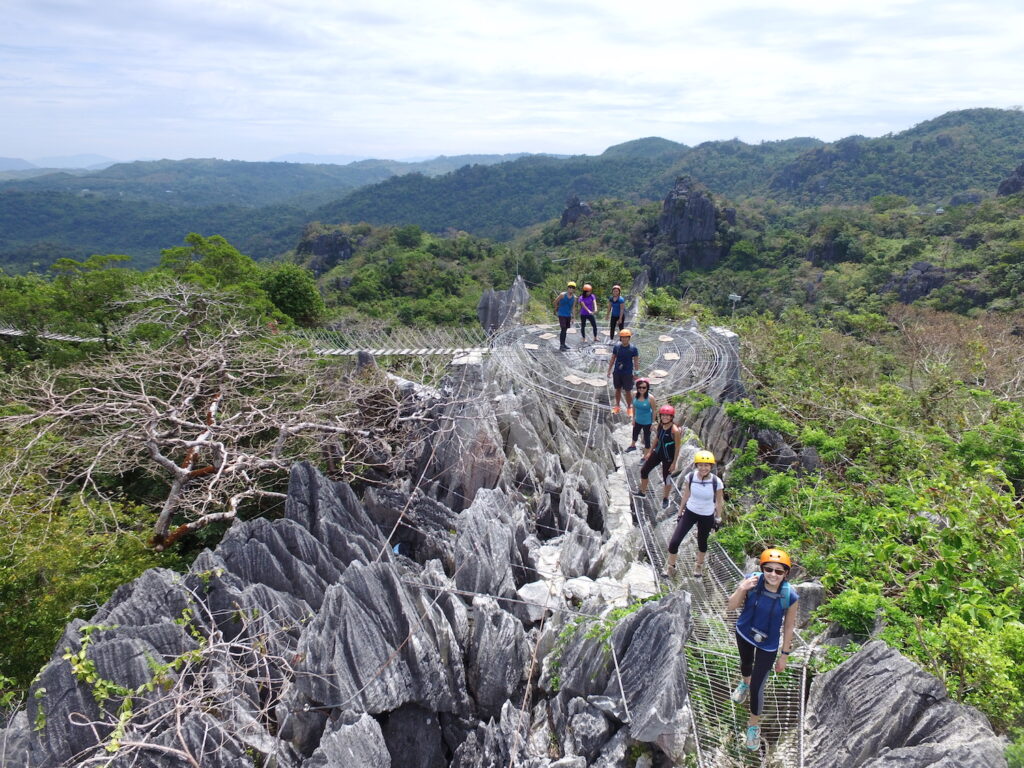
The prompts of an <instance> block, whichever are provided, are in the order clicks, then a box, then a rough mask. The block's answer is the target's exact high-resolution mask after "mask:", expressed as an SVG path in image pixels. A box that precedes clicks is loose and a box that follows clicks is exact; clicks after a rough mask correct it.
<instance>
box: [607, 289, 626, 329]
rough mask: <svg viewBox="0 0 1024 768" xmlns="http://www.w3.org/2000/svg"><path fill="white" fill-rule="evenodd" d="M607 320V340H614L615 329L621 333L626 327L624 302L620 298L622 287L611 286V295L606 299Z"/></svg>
mask: <svg viewBox="0 0 1024 768" xmlns="http://www.w3.org/2000/svg"><path fill="white" fill-rule="evenodd" d="M608 320H609V321H610V323H611V325H610V326H609V327H608V338H609V339H610V342H609V343H611V341H614V340H615V327H616V326H618V328H619V330H620V331H621V330H622V329H623V328H625V327H626V300H625V299H624V298H623V297H622V286H621V285H613V286H612V295H611V296H609V297H608Z"/></svg>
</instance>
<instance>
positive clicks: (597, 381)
mask: <svg viewBox="0 0 1024 768" xmlns="http://www.w3.org/2000/svg"><path fill="white" fill-rule="evenodd" d="M632 330H633V336H632V339H631V341H630V343H631V344H633V345H634V346H636V347H637V351H638V353H639V366H638V369H637V371H636V372H635V375H636V376H645V377H647V378H649V379H650V380H651V382H652V385H653V386H655V387H656V388H657V391H658V392H659V393H660V397H664V398H668V397H670V396H672V395H680V394H684V393H686V392H691V391H696V390H701V389H704V388H705V387H707V385H708V384H709V383H710V382H711V381H712V380H714V379H715V378H716V377H718V376H719V375H721V373H722V372H723V370H724V369H725V367H726V365H727V363H728V362H729V361H730V360H731V359H733V358H734V357H735V352H734V351H733V350H732V349H731V348H730V347H729V342H728V341H727V339H726V338H725V337H724V336H722V335H720V334H717V333H705V332H702V331H700V330H699V329H698V328H697V326H696V324H691V325H689V326H687V327H678V326H669V325H663V324H658V323H649V322H643V321H641V322H640V323H638V324H636V325H634V326H633V329H632ZM613 342H614V340H613V339H611V338H610V337H609V336H608V335H607V333H604V334H603V335H602V337H601V339H600V340H589V339H588V340H586V341H584V340H583V339H581V337H580V334H579V331H578V329H576V328H570V329H569V331H568V333H567V335H566V344H567V346H568V349H565V350H561V349H559V329H558V327H557V326H547V325H529V326H516V327H514V328H509V329H507V330H504V331H501V332H499V333H497V334H495V335H494V337H492V339H491V347H492V350H493V353H494V357H495V359H496V360H497V362H498V364H499V365H501V366H502V367H503V368H504V369H505V370H506V371H507V372H508V373H509V374H511V375H512V376H515V377H516V378H517V379H518V380H520V381H521V382H522V383H523V384H524V385H525V386H528V387H531V388H533V389H536V390H539V391H542V392H543V393H544V395H545V397H555V398H559V399H563V400H567V401H570V402H573V403H579V404H586V403H590V402H595V401H596V402H597V403H599V404H601V405H604V406H606V407H610V406H611V405H612V395H611V388H610V386H609V378H608V373H607V371H608V362H609V360H610V359H611V352H612V346H613Z"/></svg>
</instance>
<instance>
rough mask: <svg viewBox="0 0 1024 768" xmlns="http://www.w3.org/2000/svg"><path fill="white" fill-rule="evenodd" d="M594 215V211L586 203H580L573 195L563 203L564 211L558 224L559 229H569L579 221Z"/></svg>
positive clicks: (577, 197)
mask: <svg viewBox="0 0 1024 768" xmlns="http://www.w3.org/2000/svg"><path fill="white" fill-rule="evenodd" d="M593 215H594V209H593V208H591V207H590V206H589V205H588V204H587V203H584V202H580V198H579V196H578V195H573V196H572V197H570V198H569V199H568V200H567V201H566V202H565V210H564V211H562V218H561V220H560V221H559V222H558V226H560V227H563V228H564V227H571V226H573V225H575V224H576V223H577V222H578V221H579V220H580V219H585V218H587V217H588V216H593Z"/></svg>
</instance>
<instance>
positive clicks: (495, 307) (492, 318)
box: [476, 275, 530, 335]
mask: <svg viewBox="0 0 1024 768" xmlns="http://www.w3.org/2000/svg"><path fill="white" fill-rule="evenodd" d="M529 301H530V289H529V288H527V287H526V281H525V280H523V278H522V276H520V275H516V279H515V281H514V282H513V283H512V287H511V288H509V289H508V290H507V291H495V290H493V289H490V288H489V289H487V290H486V291H484V293H483V295H482V296H481V297H480V301H479V303H478V304H477V306H476V316H477V319H478V320H479V321H480V325H482V326H483V327H484V330H485V331H486V332H487V333H488V335H490V334H492V333H494V332H495V331H498V330H500V329H501V328H505V327H508V326H511V325H518V324H519V323H521V322H522V319H523V310H524V309H525V308H526V305H527V303H528V302H529Z"/></svg>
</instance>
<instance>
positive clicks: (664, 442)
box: [658, 425, 676, 460]
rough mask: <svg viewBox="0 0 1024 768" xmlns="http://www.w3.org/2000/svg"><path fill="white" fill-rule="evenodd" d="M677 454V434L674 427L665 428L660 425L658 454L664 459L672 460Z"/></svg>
mask: <svg viewBox="0 0 1024 768" xmlns="http://www.w3.org/2000/svg"><path fill="white" fill-rule="evenodd" d="M675 454H676V436H675V434H673V431H672V427H669V428H668V429H665V428H664V427H662V426H660V425H659V426H658V455H659V456H660V457H661V458H663V459H668V460H671V459H672V458H673V457H674V456H675Z"/></svg>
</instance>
